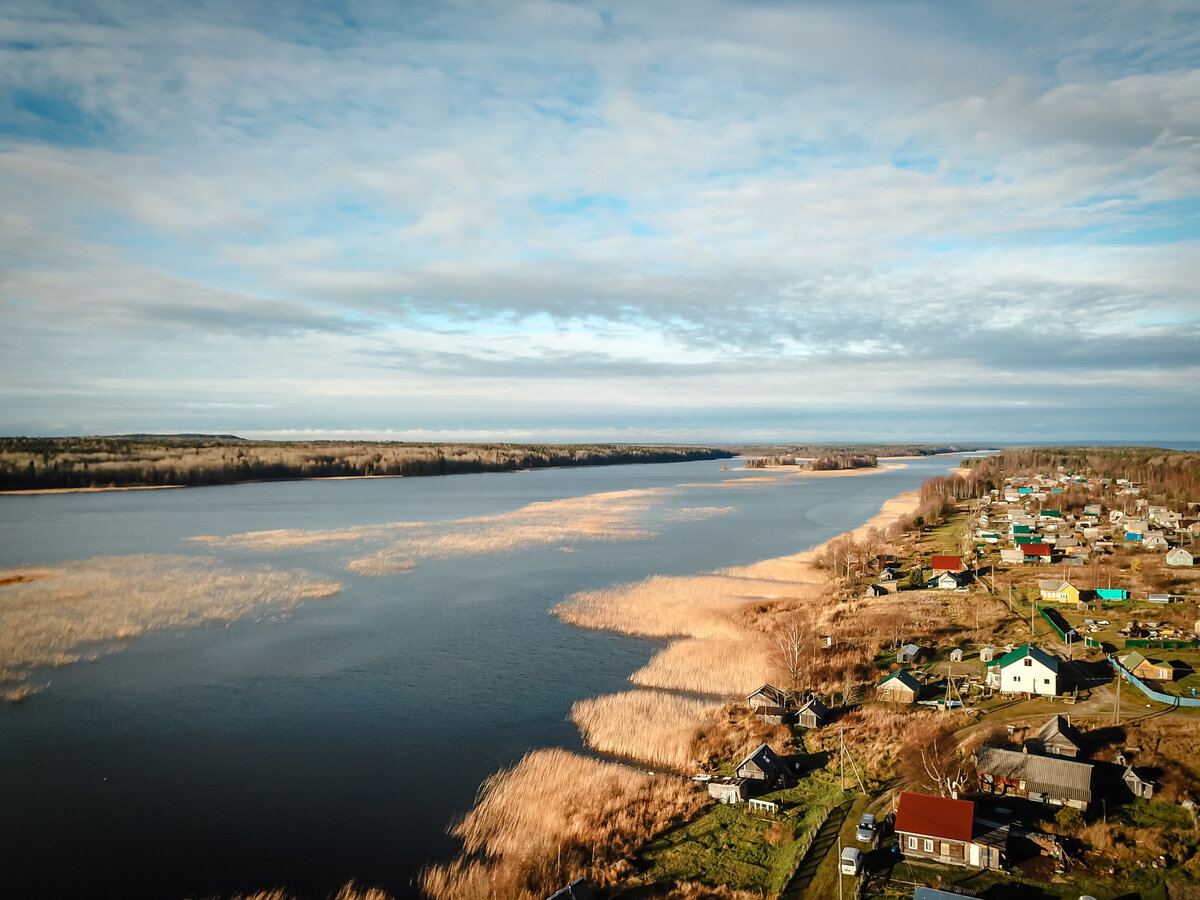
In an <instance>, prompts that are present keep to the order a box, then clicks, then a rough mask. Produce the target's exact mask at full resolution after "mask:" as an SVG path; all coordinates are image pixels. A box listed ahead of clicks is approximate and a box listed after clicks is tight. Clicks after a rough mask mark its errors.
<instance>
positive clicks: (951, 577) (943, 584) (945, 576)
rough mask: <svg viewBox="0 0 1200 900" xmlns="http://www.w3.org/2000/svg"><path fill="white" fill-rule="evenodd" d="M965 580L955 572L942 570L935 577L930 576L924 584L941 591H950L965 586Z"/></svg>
mask: <svg viewBox="0 0 1200 900" xmlns="http://www.w3.org/2000/svg"><path fill="white" fill-rule="evenodd" d="M966 585H967V580H966V578H964V577H963V576H962V575H960V574H959V573H957V572H942V573H941V574H940V575H938V576H936V577H935V578H931V579H930V580H929V582H928V583H927V584H926V585H925V587H927V588H932V589H935V590H942V591H952V590H955V589H956V588H960V587H966Z"/></svg>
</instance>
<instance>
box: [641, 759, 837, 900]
mask: <svg viewBox="0 0 1200 900" xmlns="http://www.w3.org/2000/svg"><path fill="white" fill-rule="evenodd" d="M843 796H844V795H843V792H842V790H841V788H840V786H839V785H837V784H836V783H834V782H832V781H831V780H827V779H826V778H823V777H820V776H813V777H810V778H806V779H804V780H803V781H802V782H800V784H798V785H797V786H796V787H792V788H787V789H785V790H781V791H774V792H772V793H770V794H765V795H763V797H762V799H766V800H775V801H776V802H778V803H779V804H780V807H781V808H780V813H779V815H778V816H776V817H774V818H770V817H761V818H760V817H756V816H753V815H751V814H750V813H749V811H748V808H747V806H746V804H745V803H739V804H736V805H727V804H723V803H717V804H715V805H714V806H713V807H712V808H711V809H710V810H709V811H708V812H706V813H705V814H704V815H703V816H701V817H700V818H699V819H696V820H695V821H693V822H690V823H689V824H687V825H684V826H682V827H680V828H677V829H675V830H674V831H670V832H667V833H666V834H664V835H662V836H661V837H659V838H657V839H655V840H654V841H652V842H650V843H649V844H647V845H646V847H645V848H644V849H643V850H642V854H641V859H640V860H639V868H641V869H643V871H644V874H645V875H646V876H647V877H649V878H651V879H653V880H655V881H698V882H701V883H703V884H709V885H728V886H730V887H735V888H741V889H744V890H750V891H763V892H765V893H772V892H777V891H780V890H782V889H783V887H784V886H785V884H786V882H787V879H788V877H789V875H790V874H791V872H792V870H793V869H794V867H795V864H796V860H797V856H798V854H799V852H800V851H801V849H803V846H804V838H805V836H806V835H807V834H808V833H809V832H810V831H811V830H812V829H813V826H814V825H815V824H816V822H817V820H818V819H819V818H820V816H821V814H822V813H823V812H824V810H825V808H826V807H828V806H830V805H831V804H834V803H837V802H840V801H841V799H842V798H843ZM776 823H780V824H781V825H782V826H785V827H787V828H790V829H792V830H793V832H794V838H793V839H792V840H790V841H787V842H786V843H781V844H779V846H773V845H772V844H771V843H769V842H768V841H767V831H768V829H770V828H771V827H772V826H773V825H775V824H776Z"/></svg>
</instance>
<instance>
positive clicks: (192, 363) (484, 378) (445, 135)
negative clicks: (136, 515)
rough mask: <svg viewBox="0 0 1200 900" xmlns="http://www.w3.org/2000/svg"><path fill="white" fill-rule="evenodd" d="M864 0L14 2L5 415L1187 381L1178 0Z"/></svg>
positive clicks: (545, 423)
mask: <svg viewBox="0 0 1200 900" xmlns="http://www.w3.org/2000/svg"><path fill="white" fill-rule="evenodd" d="M863 12H864V10H863V9H860V8H856V7H855V6H854V5H853V4H852V5H850V6H841V7H821V6H813V5H803V6H786V5H785V6H782V7H781V6H778V5H775V4H753V3H752V4H740V3H738V4H734V3H724V2H711V0H704V2H701V3H699V4H697V3H687V4H682V3H666V4H654V5H650V6H629V5H625V4H605V3H584V4H566V3H554V2H530V3H522V4H505V3H490V2H484V3H472V4H444V5H440V6H435V7H430V8H427V9H423V10H413V9H409V8H399V7H395V6H393V5H390V4H374V3H366V4H359V5H356V6H355V7H354V9H353V12H352V13H351V12H346V11H344V12H339V13H335V12H333V11H331V10H330V9H327V8H325V7H323V6H321V5H312V4H304V3H291V4H284V5H282V6H275V7H272V8H270V9H265V8H262V9H260V8H258V7H255V6H253V5H251V6H249V7H245V8H235V7H230V6H228V5H227V4H216V3H213V4H209V3H199V4H188V5H182V4H164V5H160V6H159V7H157V8H156V9H155V10H154V11H152V13H147V11H146V10H145V9H144V7H143V6H142V5H139V4H129V3H120V2H106V3H103V4H100V5H98V6H94V7H93V6H88V7H84V6H75V5H73V4H64V5H60V6H56V7H54V8H51V9H48V10H39V11H38V12H37V13H34V12H33V11H32V10H10V11H9V12H8V13H7V14H6V16H5V17H4V18H0V191H3V193H4V196H5V198H6V203H5V208H4V210H2V211H0V245H2V246H3V247H4V248H5V249H4V252H3V256H2V257H0V304H2V305H3V310H4V316H5V323H6V328H5V329H4V333H3V334H0V349H2V350H3V351H4V355H3V359H2V361H0V376H3V378H2V379H0V381H2V382H3V383H4V384H5V385H7V387H2V388H0V397H3V398H4V401H5V402H4V407H3V409H4V414H3V415H0V429H3V430H15V429H22V430H34V431H39V430H45V429H47V428H49V425H48V423H50V422H54V423H60V424H61V423H64V422H68V423H75V426H74V427H80V426H81V425H82V424H83V423H84V422H85V420H86V421H88V423H89V424H96V425H97V427H99V428H101V429H103V430H113V431H122V430H130V429H132V427H133V422H132V420H133V419H137V421H138V427H144V428H149V429H155V427H156V426H155V423H156V422H163V423H165V422H166V421H167V420H168V419H169V420H170V421H180V422H181V423H182V422H183V419H180V418H179V412H178V411H179V410H181V409H182V410H187V411H188V413H187V416H186V417H185V418H186V422H187V424H186V425H185V424H181V425H180V427H182V428H183V430H189V431H191V430H230V429H237V428H239V427H244V426H249V427H250V428H251V429H253V430H257V431H260V432H263V431H279V430H286V429H289V428H309V427H324V428H326V429H328V430H330V431H337V430H345V429H367V430H380V429H388V428H400V429H408V428H415V429H417V430H421V429H424V430H428V431H442V430H452V431H453V430H471V429H473V428H482V427H483V425H482V422H483V421H485V420H487V421H489V422H492V423H493V424H492V425H490V426H489V427H490V428H491V429H494V430H497V431H503V430H505V429H507V428H509V427H510V426H512V425H516V426H517V427H518V428H519V429H524V430H536V429H537V428H551V427H553V416H554V415H565V414H569V415H570V416H571V418H572V422H573V425H572V427H574V428H582V429H585V430H586V427H587V425H586V424H585V423H586V422H587V421H588V420H589V416H590V421H591V427H593V428H594V429H595V432H596V433H613V429H614V428H616V429H617V430H620V427H621V425H622V424H623V423H620V422H619V421H616V420H619V418H620V417H621V416H622V415H627V416H629V419H630V420H629V422H628V424H629V425H630V427H633V428H635V429H641V428H642V427H643V424H642V423H641V421H639V420H638V416H639V415H641V414H642V412H643V411H646V415H647V416H649V415H650V413H649V412H648V410H649V409H651V408H656V409H657V410H658V412H659V414H660V416H661V418H662V421H663V422H664V425H663V427H664V429H665V430H664V434H666V433H668V432H670V433H681V429H682V430H684V431H687V433H703V432H704V429H705V428H715V431H714V432H713V433H716V431H720V432H721V433H729V432H735V433H736V432H737V431H738V430H739V429H746V430H747V431H755V432H758V431H762V430H772V429H776V428H781V427H783V428H786V427H796V426H795V425H794V424H788V423H796V422H797V421H799V420H798V419H797V416H798V415H800V414H801V413H805V411H807V412H806V413H805V414H809V413H810V414H812V415H813V416H814V417H816V419H817V420H819V421H827V420H825V419H821V418H820V415H821V414H820V413H819V411H820V410H823V409H825V408H827V407H830V406H832V405H838V404H841V405H843V406H844V407H845V408H846V409H870V408H872V407H874V408H875V409H876V410H877V411H878V412H880V413H881V414H883V413H885V411H886V410H890V409H895V408H896V407H897V406H903V407H905V408H908V407H913V408H916V407H918V406H919V405H920V404H921V403H922V402H928V401H927V400H923V399H922V397H923V396H924V395H923V394H922V392H923V391H924V390H925V389H926V388H925V385H926V384H930V385H935V384H938V383H941V384H943V385H946V388H945V389H946V391H948V392H957V391H961V392H962V395H963V396H964V397H975V398H976V401H975V402H976V403H977V404H978V403H979V402H980V401H979V399H978V398H980V397H984V398H986V397H988V396H990V394H991V393H992V392H994V391H996V390H998V388H997V387H996V386H997V384H1004V385H1013V384H1015V383H1017V382H1016V381H1014V373H1016V374H1017V376H1019V377H1018V381H1019V382H1020V383H1022V384H1024V383H1029V384H1037V383H1041V384H1047V383H1054V382H1061V383H1068V382H1069V383H1080V384H1090V385H1094V386H1095V389H1094V391H1092V392H1091V393H1090V394H1089V395H1088V399H1087V402H1088V403H1094V404H1096V406H1095V407H1094V409H1095V412H1094V413H1093V415H1094V421H1095V423H1096V427H1097V428H1101V427H1102V426H1103V427H1104V428H1113V427H1117V428H1120V429H1124V428H1125V427H1126V425H1128V427H1130V428H1132V427H1133V423H1134V420H1133V419H1130V420H1128V421H1126V422H1125V424H1118V423H1121V422H1123V421H1125V420H1120V419H1117V418H1114V417H1113V414H1112V410H1113V409H1114V407H1112V406H1110V405H1105V404H1106V403H1107V400H1106V398H1107V397H1112V396H1115V395H1117V394H1119V393H1120V391H1121V389H1122V387H1121V386H1122V384H1127V383H1129V375H1128V373H1129V372H1132V371H1135V370H1136V368H1137V367H1138V366H1142V367H1145V368H1153V370H1154V371H1155V372H1156V373H1157V374H1158V376H1159V377H1158V380H1157V382H1149V383H1148V382H1146V381H1145V380H1144V379H1142V380H1140V383H1141V384H1142V388H1141V389H1142V390H1143V391H1145V392H1146V393H1145V394H1144V401H1145V405H1146V407H1147V408H1151V409H1152V408H1158V407H1160V406H1161V407H1162V408H1170V407H1169V405H1170V404H1175V403H1179V402H1184V403H1190V404H1192V405H1193V406H1194V405H1195V400H1196V394H1195V392H1194V391H1191V390H1190V389H1186V388H1180V387H1178V384H1179V379H1181V378H1182V377H1184V375H1185V373H1186V372H1188V371H1189V370H1190V369H1189V367H1190V366H1191V365H1193V361H1192V359H1191V358H1190V357H1189V355H1188V354H1187V352H1186V344H1187V342H1188V341H1189V340H1191V339H1192V337H1193V335H1194V334H1195V331H1196V327H1197V320H1198V319H1200V295H1198V292H1197V288H1196V285H1197V284H1200V272H1197V268H1198V264H1197V263H1196V262H1195V260H1196V259H1197V258H1200V255H1198V254H1197V253H1196V252H1195V244H1196V241H1197V238H1198V237H1200V233H1198V229H1197V213H1198V212H1200V199H1198V198H1200V106H1198V105H1197V104H1196V101H1195V99H1194V98H1195V97H1196V96H1197V95H1198V92H1200V69H1198V68H1197V59H1198V57H1200V54H1198V53H1197V50H1198V47H1197V41H1196V38H1195V34H1197V33H1200V28H1197V27H1195V26H1196V25H1198V24H1200V23H1198V22H1197V21H1196V19H1197V15H1196V13H1195V11H1194V10H1189V9H1187V8H1186V7H1180V6H1177V5H1172V4H1168V3H1153V2H1126V3H1119V4H1114V5H1112V7H1111V8H1107V9H1106V11H1105V13H1104V15H1097V14H1096V13H1095V11H1094V9H1092V8H1090V7H1088V6H1087V5H1086V4H1074V3H1065V4H1057V5H1056V6H1055V8H1054V9H1053V10H1041V9H1040V8H1039V10H1038V12H1037V14H1036V15H1031V14H1030V12H1029V10H1023V8H1022V4H991V5H977V6H975V7H971V8H951V9H948V8H947V7H946V6H945V5H944V4H922V3H916V4H906V5H904V6H897V7H885V8H879V7H876V6H872V7H871V15H864V14H863ZM1114 359H1115V360H1119V361H1120V362H1119V363H1117V364H1114V362H1113V361H1114ZM900 369H903V370H904V371H905V374H903V375H900V374H899V370H900ZM898 377H899V378H901V379H902V380H901V381H900V382H899V383H897V382H895V381H893V380H892V379H895V378H898ZM968 377H969V378H970V379H971V381H970V382H969V383H964V382H963V379H964V378H968ZM768 389H769V391H771V392H775V393H774V397H773V398H772V397H771V396H769V395H768ZM1114 392H1115V393H1114ZM747 398H749V401H750V402H747ZM750 407H753V408H754V409H755V410H757V412H756V415H758V416H759V418H758V419H757V420H754V421H752V420H750V419H748V418H747V417H746V416H745V415H735V414H734V412H733V411H734V410H738V409H748V408H750ZM927 408H929V407H927ZM1121 408H1123V407H1121ZM205 409H208V410H214V411H216V410H221V411H224V413H222V414H229V415H232V413H231V411H233V410H243V411H245V412H246V417H244V418H217V417H215V414H214V417H211V418H210V417H206V416H204V415H203V414H201V413H200V412H199V411H201V410H205ZM256 409H257V410H264V409H266V410H275V411H277V412H278V414H279V416H280V418H278V419H269V418H267V417H266V415H265V414H264V415H263V416H262V417H260V418H257V419H255V418H253V417H252V416H253V411H254V410H256ZM623 409H624V410H625V412H624V413H623V412H622V410H623ZM85 410H90V412H91V414H90V415H88V416H85V414H84V413H85ZM680 410H683V411H686V413H685V414H686V415H693V414H694V415H696V416H697V417H698V418H697V420H696V421H695V422H694V423H693V424H686V425H682V424H681V425H675V424H669V423H671V422H672V421H674V420H675V419H677V418H678V416H679V411H680ZM1104 410H1109V412H1104ZM963 415H967V416H969V415H970V412H969V411H968V412H964V413H963ZM289 416H290V417H291V420H288V419H287V417H289ZM497 417H502V418H503V420H504V421H502V422H496V421H495V420H496V418H497ZM1135 418H1136V419H1137V420H1138V421H1141V420H1142V419H1143V418H1144V417H1143V416H1141V415H1140V414H1139V416H1137V417H1135ZM867 421H869V418H868V420H867ZM879 421H880V422H882V421H883V419H882V418H881V419H879ZM976 421H978V422H979V423H980V424H981V425H982V424H983V423H988V427H993V423H995V422H996V420H995V419H993V418H991V417H990V416H989V415H987V414H986V410H981V411H980V415H979V417H978V418H977V419H976ZM705 423H707V424H705ZM780 423H783V424H780ZM159 427H166V426H165V424H164V425H162V426H159ZM693 429H694V430H693Z"/></svg>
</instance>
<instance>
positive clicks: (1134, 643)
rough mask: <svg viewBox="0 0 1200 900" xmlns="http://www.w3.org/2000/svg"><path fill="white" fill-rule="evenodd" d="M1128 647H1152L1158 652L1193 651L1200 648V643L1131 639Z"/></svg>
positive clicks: (1127, 643) (1126, 644)
mask: <svg viewBox="0 0 1200 900" xmlns="http://www.w3.org/2000/svg"><path fill="white" fill-rule="evenodd" d="M1125 646H1126V647H1150V648H1153V649H1156V650H1191V649H1194V648H1196V647H1200V641H1163V640H1155V639H1154V638H1129V640H1127V641H1126V642H1125Z"/></svg>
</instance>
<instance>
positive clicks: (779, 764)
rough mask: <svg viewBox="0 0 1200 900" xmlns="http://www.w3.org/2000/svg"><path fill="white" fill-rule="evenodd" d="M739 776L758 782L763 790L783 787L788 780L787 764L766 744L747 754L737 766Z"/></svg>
mask: <svg viewBox="0 0 1200 900" xmlns="http://www.w3.org/2000/svg"><path fill="white" fill-rule="evenodd" d="M737 777H738V778H745V779H746V780H748V781H755V782H758V787H760V788H761V789H762V790H770V789H772V788H776V787H782V786H783V785H785V784H787V781H788V769H787V764H786V763H785V762H784V761H783V760H782V759H780V757H779V754H778V753H776V752H775V751H774V750H772V749H771V748H770V747H768V746H767V745H766V744H759V745H758V749H757V750H755V751H754V752H753V753H751V754H750V755H749V756H747V757H746V758H745V759H744V760H742V761H741V763H740V764H739V765H738V767H737Z"/></svg>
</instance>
